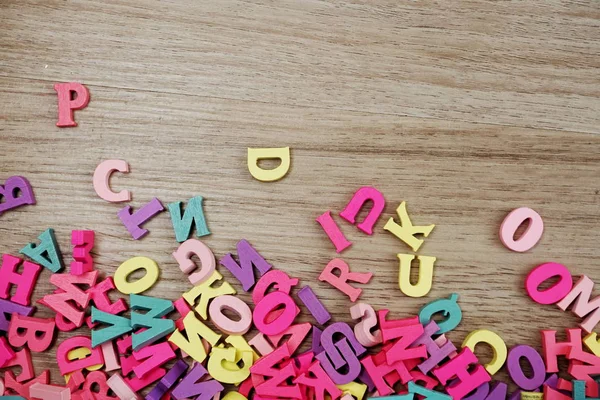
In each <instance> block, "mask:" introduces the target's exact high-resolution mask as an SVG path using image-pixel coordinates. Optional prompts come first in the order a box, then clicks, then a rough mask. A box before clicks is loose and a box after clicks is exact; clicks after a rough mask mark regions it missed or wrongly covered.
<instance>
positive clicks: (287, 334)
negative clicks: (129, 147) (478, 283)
mask: <svg viewBox="0 0 600 400" xmlns="http://www.w3.org/2000/svg"><path fill="white" fill-rule="evenodd" d="M69 90H76V91H78V92H80V93H81V97H80V100H78V104H71V105H70V106H69V107H66V106H65V108H64V109H61V114H60V115H61V117H60V120H59V123H60V124H61V125H63V126H73V124H74V121H73V118H72V110H73V109H78V108H81V107H84V106H85V104H87V99H88V98H89V95H88V96H86V92H85V91H84V89H82V88H81V87H73V88H71V87H67V88H62V87H57V91H58V92H59V93H63V94H64V93H69ZM63 97H65V99H63V101H64V102H67V100H66V99H67V97H66V94H64V96H63ZM68 101H70V102H72V101H71V100H70V98H69V100H68ZM251 153H252V152H250V151H249V155H250V154H251ZM271 156H273V157H275V156H277V157H280V158H282V159H283V158H288V162H287V163H285V165H284V167H283V169H285V170H286V171H287V167H289V149H279V150H278V152H276V153H273V154H271ZM258 158H259V156H258V155H257V154H254V153H252V157H251V159H252V162H250V157H249V167H250V168H254V167H255V166H256V160H257V159H258ZM114 171H120V172H128V171H129V166H128V164H127V163H126V162H125V161H120V160H109V161H105V162H103V163H101V164H100V165H99V166H98V169H97V170H96V172H95V173H94V178H93V182H94V188H95V190H96V192H97V193H98V195H99V196H100V197H101V198H103V199H105V200H107V201H111V202H123V201H129V200H130V199H131V193H130V192H129V191H121V192H119V193H115V192H113V191H112V190H111V189H110V188H109V185H108V182H109V176H110V174H112V173H113V172H114ZM258 174H260V172H259V171H256V170H255V171H254V172H253V175H255V176H257V175H258ZM276 178H278V176H274V175H273V176H262V178H261V179H262V180H265V181H271V180H275V179H276ZM15 188H18V189H19V190H18V192H20V193H21V195H20V196H17V195H15V193H17V191H15ZM2 190H3V192H2V193H3V194H4V196H5V198H6V201H5V202H4V203H2V204H0V212H4V211H7V210H10V209H12V208H15V207H18V206H22V205H25V204H35V197H34V195H33V191H32V189H31V186H30V185H29V182H28V181H27V180H26V179H25V178H23V177H11V178H9V179H8V180H7V181H6V184H5V186H4V187H2ZM202 203H203V198H202V197H200V196H197V197H193V198H191V199H190V200H189V201H188V202H187V204H185V205H184V204H182V202H175V203H171V204H168V205H167V207H166V208H165V207H164V206H163V204H162V203H161V202H160V200H158V199H156V198H155V199H153V200H152V201H151V202H150V203H148V204H147V205H145V206H143V207H141V208H140V209H138V210H137V211H135V212H134V211H133V210H132V209H131V207H130V206H126V207H125V208H123V209H122V210H120V211H119V212H118V218H119V219H120V220H121V221H122V222H123V224H124V226H125V228H126V230H127V231H128V232H129V233H130V234H131V236H132V237H133V238H134V239H136V240H137V239H140V238H142V237H143V236H145V235H147V234H148V233H149V232H148V231H147V230H146V229H144V228H142V225H143V224H144V223H145V222H146V221H148V220H149V219H150V218H152V217H154V216H156V215H158V214H160V213H161V212H162V211H165V209H166V210H168V212H169V213H170V216H171V221H172V224H173V229H174V234H175V240H176V241H177V242H179V243H180V244H179V247H178V249H177V250H176V251H175V252H174V253H173V258H174V259H175V260H176V262H177V263H178V265H179V268H180V270H181V272H182V273H183V275H185V278H183V277H182V280H183V279H186V280H187V281H186V282H187V283H188V284H189V290H188V291H186V292H184V293H182V294H181V296H180V298H179V299H177V300H176V301H171V300H167V299H161V298H157V297H151V296H147V295H144V292H146V291H147V290H148V289H150V288H151V287H152V286H153V285H154V284H155V283H156V282H157V280H158V278H159V275H160V268H159V266H158V265H157V263H156V262H155V261H153V260H152V259H151V258H148V257H145V256H139V257H133V258H131V259H129V260H126V261H124V262H123V263H122V264H121V265H120V266H119V267H118V268H117V270H116V272H115V274H114V276H112V277H110V276H108V277H103V276H102V273H101V272H100V271H98V270H96V269H95V268H94V260H93V258H92V256H91V251H92V249H93V247H94V242H95V234H94V231H89V230H74V231H72V236H71V241H72V245H73V261H72V262H71V263H70V268H69V272H64V269H65V267H64V260H63V258H62V255H61V251H60V248H59V246H58V244H57V240H56V237H55V234H54V231H53V229H47V230H46V231H44V232H42V233H41V234H39V236H37V239H36V240H34V241H33V242H32V243H29V244H26V245H25V246H24V247H23V248H22V250H21V251H20V253H22V254H23V256H24V258H20V257H17V256H14V255H9V254H4V255H3V256H2V265H1V267H0V368H2V369H6V370H5V372H4V375H3V379H0V399H1V398H4V399H18V398H25V399H47V400H67V399H81V400H93V399H99V400H103V399H122V400H133V399H141V398H142V396H141V394H140V393H142V392H144V393H147V395H146V396H145V399H147V400H161V399H176V400H183V399H197V400H209V399H215V400H218V399H220V398H222V399H225V400H241V399H250V398H254V399H257V400H275V399H298V400H309V399H318V400H325V399H328V400H337V399H340V398H341V399H343V400H352V399H357V400H362V399H365V398H369V397H382V398H388V399H393V400H396V399H401V400H411V399H414V398H419V399H421V398H425V399H431V400H449V399H451V398H452V399H455V400H460V399H468V400H504V399H507V398H508V399H510V400H514V399H517V400H518V399H519V398H522V399H526V400H529V399H540V398H545V399H548V400H564V399H568V398H574V399H579V400H585V399H586V398H588V397H599V390H598V389H599V387H598V382H597V381H596V380H595V376H596V375H600V341H599V340H598V339H597V337H596V334H595V333H593V329H594V328H595V327H596V325H597V324H598V322H600V297H597V298H594V299H592V300H590V297H591V293H592V289H593V286H594V284H593V282H592V281H591V280H590V279H589V278H588V277H586V276H582V277H581V278H580V279H579V280H578V281H577V283H575V284H573V279H572V277H571V273H570V272H569V270H568V269H567V268H566V267H565V266H563V265H561V264H557V263H545V264H541V265H539V266H538V267H536V268H534V269H533V270H532V271H531V272H530V274H529V275H528V276H527V279H526V282H525V288H526V292H527V293H528V295H529V296H530V297H531V299H533V300H534V301H535V302H537V303H539V304H542V305H549V304H556V305H557V306H558V307H559V308H560V309H562V310H566V309H567V308H569V307H570V306H572V312H573V313H574V314H575V315H577V316H578V317H580V318H584V319H583V321H582V323H581V329H580V328H576V329H575V328H574V329H567V331H566V334H567V336H568V340H567V341H565V342H557V340H556V334H557V332H556V331H552V330H544V331H542V332H541V342H542V346H543V352H542V354H540V353H539V352H538V351H536V350H535V349H534V348H533V347H531V346H528V345H516V346H513V347H511V348H510V349H507V346H506V344H505V342H504V341H503V339H502V338H501V337H500V336H499V335H498V334H496V333H494V332H492V331H490V330H487V329H485V328H484V329H477V330H475V331H472V332H471V333H470V334H469V335H468V336H467V337H466V338H465V339H464V341H463V343H462V344H461V345H460V346H456V345H455V344H454V343H452V342H451V341H450V340H449V339H448V338H447V337H446V335H445V334H446V333H448V332H450V331H452V330H453V329H455V328H456V327H457V326H458V325H459V323H460V322H461V319H462V310H461V307H460V304H459V295H458V294H456V293H451V294H449V295H448V296H447V297H445V298H441V299H434V300H432V301H429V302H428V303H426V304H424V305H423V307H422V308H421V310H420V311H419V313H418V315H414V316H409V317H406V316H404V317H402V318H399V317H396V316H394V315H392V313H391V312H390V311H389V310H386V309H382V310H375V309H373V307H371V306H370V305H369V304H366V303H361V302H357V301H358V299H359V298H360V296H361V293H362V290H364V289H365V287H366V286H360V287H359V286H358V285H359V284H360V285H365V284H367V283H368V282H369V281H370V280H371V279H372V277H373V274H372V273H365V272H357V271H351V269H350V267H349V265H348V264H347V263H346V262H345V261H344V260H342V259H341V258H335V259H333V260H331V261H330V262H329V263H328V264H327V265H326V266H325V268H324V269H323V270H322V272H321V273H320V275H319V276H318V279H319V280H321V281H323V282H327V283H329V284H331V285H332V286H333V287H335V288H336V289H338V290H339V291H340V292H341V293H343V294H344V295H345V296H347V297H348V299H349V300H350V302H351V303H354V304H352V305H351V306H350V307H349V315H348V320H353V321H355V323H354V324H349V323H347V322H341V321H332V318H331V315H330V313H329V312H328V310H327V308H326V307H325V305H324V304H323V302H321V300H320V299H319V297H318V294H317V293H315V292H314V291H313V289H312V288H311V287H310V286H309V285H306V284H304V285H303V284H301V283H300V282H299V280H298V279H296V278H294V277H290V276H289V275H288V274H287V273H286V272H284V271H281V270H277V269H275V268H273V266H272V265H271V264H270V263H269V262H268V261H267V260H265V258H264V257H263V256H262V255H261V254H260V253H259V252H258V251H257V250H256V249H255V248H254V247H253V246H252V245H251V244H250V243H249V242H248V241H247V240H243V239H242V240H240V241H239V242H238V243H237V248H236V251H235V254H226V255H225V256H223V257H222V258H221V259H220V260H219V262H218V264H219V265H220V266H221V267H223V268H225V269H227V270H228V271H229V272H230V273H231V274H232V275H233V276H234V277H235V279H236V280H237V281H238V282H233V283H235V284H239V286H240V287H241V289H242V290H243V291H244V292H251V297H252V303H253V304H246V303H245V302H244V301H242V300H241V299H240V298H238V297H236V289H235V288H234V286H233V285H232V284H231V283H230V282H227V281H225V279H224V278H223V276H222V275H221V273H220V272H219V271H218V270H217V262H216V259H215V255H214V254H213V252H212V251H211V249H210V248H209V247H208V246H206V245H205V244H204V243H203V242H202V241H200V240H198V239H196V238H192V237H191V236H192V233H193V231H194V230H195V231H196V236H197V237H202V236H205V235H208V234H210V231H209V229H208V225H207V221H206V218H205V215H204V211H203V206H202ZM367 203H369V204H370V205H371V206H370V209H369V212H368V214H367V216H366V217H365V218H364V219H363V220H362V221H360V222H358V221H357V216H358V215H359V212H360V210H361V209H363V207H365V204H367ZM384 206H385V199H384V196H383V194H382V193H381V192H379V191H378V190H377V189H375V188H373V187H362V188H359V189H358V191H357V192H356V193H355V194H354V196H353V197H352V198H351V199H350V201H349V203H348V205H347V206H346V208H345V209H344V210H343V211H342V212H340V214H339V216H340V217H342V218H343V219H344V220H345V221H347V222H348V223H350V224H352V225H354V224H356V227H357V228H358V229H359V230H360V231H362V232H364V233H365V234H367V235H372V234H373V229H374V226H375V224H376V222H377V221H378V219H379V217H380V216H381V213H382V212H383V209H384ZM397 214H398V219H397V220H394V219H393V218H390V219H389V220H388V221H387V222H386V224H385V227H384V230H386V231H388V232H390V233H391V234H393V235H394V236H396V237H397V238H398V239H400V240H401V241H402V242H404V243H405V244H406V245H407V246H408V247H409V248H410V249H412V250H413V251H414V252H417V251H418V250H419V249H420V247H421V245H422V244H423V241H424V239H422V238H418V237H417V235H420V237H425V238H427V237H428V236H429V234H430V233H431V232H432V231H433V229H434V225H427V226H418V225H413V222H412V220H411V218H410V217H409V215H408V211H407V205H406V203H405V202H401V203H400V204H399V206H398V207H397ZM316 220H317V222H318V223H319V224H320V225H321V226H322V228H323V230H324V232H325V234H326V236H327V237H328V238H329V240H330V241H331V242H332V244H333V247H334V248H335V250H336V251H337V252H338V253H341V252H342V251H343V250H344V249H346V248H348V247H349V246H350V245H351V244H352V243H351V242H350V241H348V240H347V239H346V237H345V236H344V234H343V233H342V231H341V230H340V228H339V226H338V224H337V223H336V221H335V220H334V218H333V216H332V213H331V212H330V211H327V212H325V213H323V214H322V215H321V216H319V217H318V218H317V219H316ZM526 221H528V224H529V226H528V228H527V229H526V231H525V232H524V233H523V234H522V235H520V238H519V239H515V238H514V235H515V232H516V231H517V229H518V228H519V226H521V225H522V224H523V223H524V222H526ZM542 231H543V221H542V219H541V217H540V216H539V215H538V214H537V213H536V212H535V211H533V210H531V209H528V208H520V209H517V210H514V211H513V212H511V213H510V214H509V215H508V216H507V217H506V219H505V221H504V222H503V224H502V227H501V228H500V240H501V241H502V243H504V245H505V246H506V247H507V248H509V249H511V250H513V251H517V252H522V251H527V250H529V249H531V248H532V247H533V246H535V244H536V243H537V242H538V241H539V240H540V239H541V236H542ZM324 237H325V236H324ZM415 258H417V259H418V261H419V275H418V276H419V278H418V281H417V282H416V283H411V281H410V269H411V264H412V261H413V260H414V259H415ZM398 259H399V275H398V276H399V281H398V282H399V289H400V291H399V292H398V294H399V295H400V292H402V293H404V294H405V295H407V296H411V297H423V296H425V295H427V294H428V293H429V291H430V289H431V287H432V282H433V272H434V263H435V261H436V258H435V257H432V256H430V255H417V256H415V255H412V254H398ZM42 268H46V269H48V270H49V271H51V272H52V275H51V278H50V283H52V284H53V285H54V286H55V289H54V291H53V292H52V293H48V294H46V295H44V296H43V297H42V298H40V299H38V300H37V303H38V304H39V306H41V307H46V308H48V309H50V310H52V311H53V312H54V313H55V317H54V318H49V319H45V318H39V317H36V316H34V311H35V308H34V307H33V305H32V304H33V302H32V294H33V290H34V287H35V285H36V283H37V281H38V279H39V277H40V272H41V270H42ZM136 271H140V272H143V276H142V277H141V278H137V279H133V278H132V274H133V273H135V272H136ZM555 278H558V279H557V280H556V281H553V282H554V283H553V284H552V285H551V286H550V287H547V286H548V285H547V283H548V282H549V281H550V280H551V279H555ZM188 281H189V282H188ZM543 284H546V285H544V287H545V288H544V289H542V288H541V287H542V285H543ZM111 292H114V293H115V294H117V292H118V293H120V294H122V295H125V296H128V297H126V298H119V299H118V300H114V299H111V298H110V297H109V294H110V293H111ZM293 294H294V295H295V296H293ZM299 302H300V303H301V304H303V305H304V306H305V307H306V309H308V311H309V312H310V314H311V316H312V319H313V320H314V323H313V324H311V323H309V322H304V323H299V322H297V318H298V315H299V314H300V312H301V310H300V308H299V307H298V305H299V304H300V303H299ZM440 315H441V316H442V318H441V319H439V318H438V317H436V318H435V319H434V316H440ZM84 325H85V326H84ZM79 328H81V329H80V331H78V333H77V334H76V335H75V336H71V337H69V338H68V339H66V340H64V341H62V342H60V343H59V344H58V345H57V346H56V363H57V365H58V369H59V370H60V372H61V374H62V375H63V376H64V380H65V384H62V385H57V384H55V383H56V382H57V381H58V380H56V379H55V380H54V383H52V384H51V383H50V373H49V371H48V370H45V371H42V372H40V371H36V368H35V367H36V365H35V364H34V354H33V353H39V352H45V351H47V350H48V349H49V348H50V347H51V346H52V345H53V343H54V342H55V337H56V334H57V331H63V332H70V331H75V330H76V329H79ZM251 330H252V332H257V333H252V335H251V336H252V337H251V338H247V337H245V335H248V333H249V332H251ZM582 331H585V332H586V336H585V337H583V336H582ZM309 343H310V346H308V344H309ZM482 343H485V344H487V345H488V346H490V347H491V348H492V350H493V358H492V359H491V360H490V361H489V362H488V363H487V364H482V363H481V362H480V360H478V358H477V357H476V356H475V354H474V353H473V351H474V349H475V347H476V346H477V345H478V344H482ZM584 346H585V349H584ZM302 350H304V351H302ZM586 350H587V351H586ZM558 357H565V359H567V360H568V363H569V367H568V371H567V372H568V374H569V375H570V376H571V377H572V378H573V380H568V379H564V378H563V377H559V376H558V375H557V373H558V372H559V368H558V363H557V359H558ZM522 361H526V364H528V365H529V370H527V372H525V371H524V370H523V368H522V366H521V364H522ZM503 366H506V369H507V371H508V375H509V376H510V378H511V379H512V381H513V382H514V384H515V385H516V386H517V387H518V389H517V390H516V391H514V392H512V393H510V394H509V393H508V385H507V383H504V382H499V381H496V382H493V379H492V377H493V376H494V375H495V374H497V373H498V372H499V371H500V369H501V368H502V367H503ZM14 367H19V371H20V372H19V374H18V375H16V376H15V370H14V369H13V368H14ZM415 396H416V397H415Z"/></svg>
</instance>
